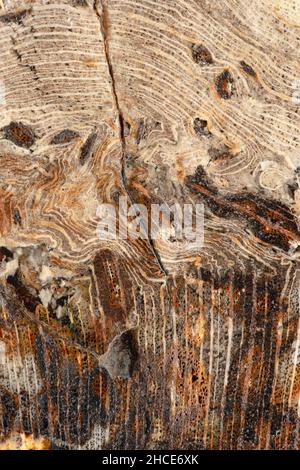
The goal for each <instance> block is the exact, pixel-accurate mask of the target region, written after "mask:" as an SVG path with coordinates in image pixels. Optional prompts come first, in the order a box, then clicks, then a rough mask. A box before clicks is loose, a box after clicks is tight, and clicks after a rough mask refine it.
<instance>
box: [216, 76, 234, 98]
mask: <svg viewBox="0 0 300 470" xmlns="http://www.w3.org/2000/svg"><path fill="white" fill-rule="evenodd" d="M215 85H216V90H217V92H218V93H219V95H220V96H221V98H223V99H224V100H229V99H230V98H231V97H232V95H233V85H234V80H233V76H232V75H231V73H230V72H229V70H224V72H222V73H221V74H220V75H219V76H218V77H217V78H216V81H215Z"/></svg>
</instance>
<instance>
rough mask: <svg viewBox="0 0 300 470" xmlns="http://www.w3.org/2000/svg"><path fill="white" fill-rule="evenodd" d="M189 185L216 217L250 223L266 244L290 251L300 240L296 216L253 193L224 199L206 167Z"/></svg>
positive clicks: (189, 181)
mask: <svg viewBox="0 0 300 470" xmlns="http://www.w3.org/2000/svg"><path fill="white" fill-rule="evenodd" d="M186 184H187V187H188V188H189V189H190V190H191V191H192V192H193V193H195V194H197V195H198V196H199V197H201V199H202V200H203V201H204V202H205V203H206V204H207V206H208V207H209V209H210V210H211V211H212V212H213V213H214V214H215V215H217V216H218V217H222V218H226V219H230V218H234V219H238V220H242V221H244V222H246V224H247V226H248V227H249V228H250V230H251V231H252V233H253V234H254V235H255V236H256V237H257V238H259V239H260V240H262V241H263V242H265V243H268V244H270V245H274V246H277V247H278V248H281V249H282V250H284V251H288V250H289V249H290V241H292V240H300V233H299V230H298V226H297V222H296V220H295V218H294V216H293V214H291V212H290V211H289V209H288V207H287V206H285V205H284V204H281V203H280V202H279V201H273V200H271V199H266V198H264V199H263V198H261V197H259V196H257V195H256V194H251V193H242V194H229V195H225V196H224V195H222V193H221V192H219V191H218V189H217V188H216V187H215V186H214V185H213V184H212V183H211V181H210V180H209V178H208V177H207V175H206V173H205V171H204V169H203V167H202V166H199V167H197V169H196V171H195V174H194V175H191V176H188V177H187V178H186Z"/></svg>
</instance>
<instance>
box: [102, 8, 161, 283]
mask: <svg viewBox="0 0 300 470" xmlns="http://www.w3.org/2000/svg"><path fill="white" fill-rule="evenodd" d="M94 10H95V13H96V15H97V17H98V19H99V23H100V29H101V34H102V38H103V43H104V54H105V59H106V63H107V68H108V72H109V75H110V80H111V88H112V94H113V99H114V104H115V107H116V110H117V113H118V122H119V136H120V142H121V152H122V153H121V181H122V184H123V187H124V190H125V192H126V194H127V196H128V198H129V200H130V201H131V203H133V201H132V198H131V196H130V191H129V189H128V184H127V178H126V172H125V164H126V140H125V134H124V122H125V121H124V116H123V113H122V110H121V108H120V104H119V99H118V94H117V91H116V82H115V76H114V69H113V66H112V63H111V59H110V53H109V42H108V29H109V18H108V7H107V2H106V0H95V1H94ZM148 240H149V245H150V249H151V251H152V253H153V255H154V257H155V259H156V261H157V264H158V265H159V268H160V270H161V271H162V272H163V274H164V275H165V276H166V277H168V271H167V269H166V268H165V267H164V265H163V263H162V261H161V258H160V255H159V253H158V251H157V249H156V248H155V245H154V242H153V240H152V238H151V237H150V236H149V237H148Z"/></svg>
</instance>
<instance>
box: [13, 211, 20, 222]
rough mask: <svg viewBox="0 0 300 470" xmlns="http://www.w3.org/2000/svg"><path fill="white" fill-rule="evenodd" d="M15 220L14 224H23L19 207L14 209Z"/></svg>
mask: <svg viewBox="0 0 300 470" xmlns="http://www.w3.org/2000/svg"><path fill="white" fill-rule="evenodd" d="M13 221H14V224H16V225H21V222H22V219H21V215H20V212H19V211H18V209H14V210H13Z"/></svg>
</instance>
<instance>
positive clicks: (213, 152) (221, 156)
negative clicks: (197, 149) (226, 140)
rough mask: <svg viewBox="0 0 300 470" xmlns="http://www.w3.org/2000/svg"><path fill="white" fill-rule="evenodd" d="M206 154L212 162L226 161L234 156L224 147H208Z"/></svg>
mask: <svg viewBox="0 0 300 470" xmlns="http://www.w3.org/2000/svg"><path fill="white" fill-rule="evenodd" d="M208 155H209V156H210V161H211V162H214V163H221V162H226V161H228V160H230V159H232V158H233V157H234V155H233V154H232V153H231V152H229V150H227V149H226V148H223V149H217V148H210V149H208Z"/></svg>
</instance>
